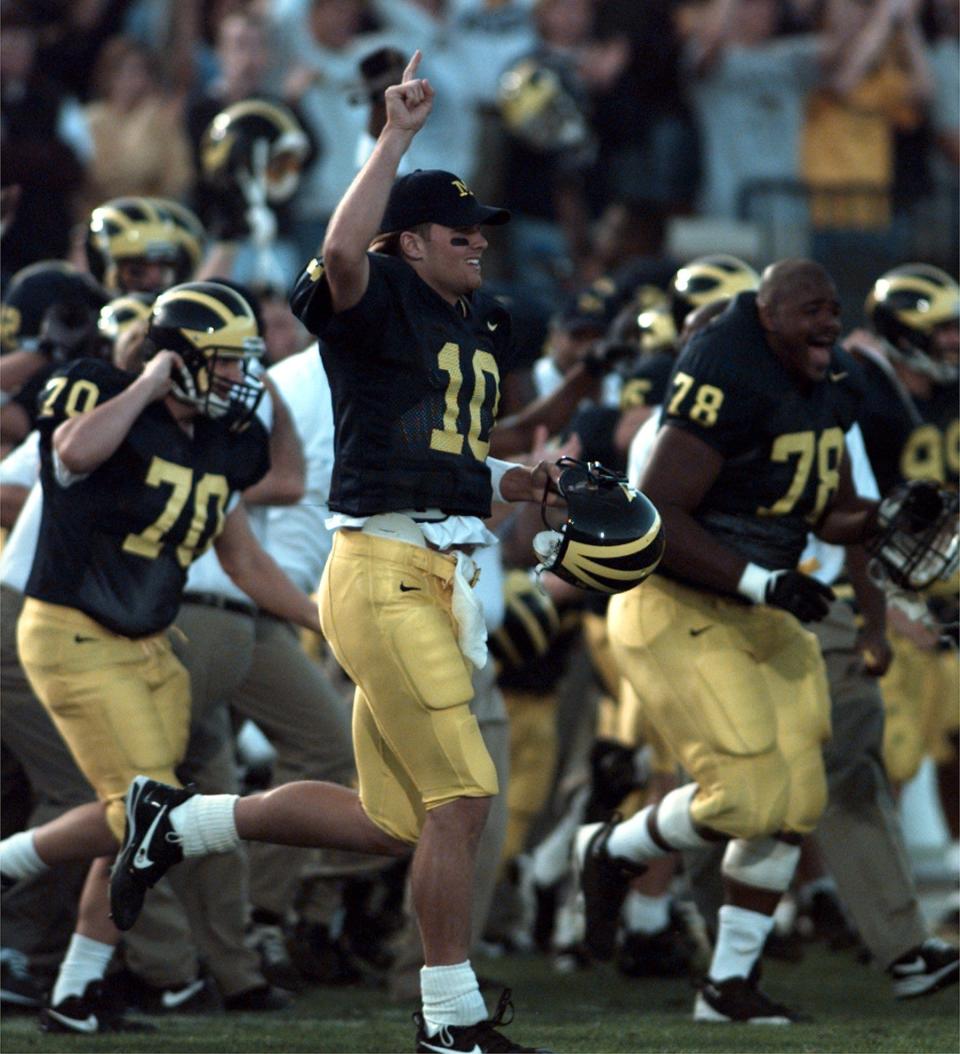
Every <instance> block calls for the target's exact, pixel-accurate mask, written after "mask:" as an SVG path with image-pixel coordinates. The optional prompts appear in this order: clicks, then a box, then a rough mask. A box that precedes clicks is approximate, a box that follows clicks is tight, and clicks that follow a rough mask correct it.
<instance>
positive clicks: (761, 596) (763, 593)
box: [737, 564, 779, 604]
mask: <svg viewBox="0 0 960 1054" xmlns="http://www.w3.org/2000/svg"><path fill="white" fill-rule="evenodd" d="M778 573H779V572H777V571H768V570H767V569H766V568H765V567H761V566H760V565H759V564H747V566H746V567H745V568H744V569H743V574H742V575H741V576H740V581H739V582H738V583H737V592H738V593H739V594H740V595H741V596H743V597H746V598H747V600H752V601H753V602H754V604H765V603H766V602H767V586H768V585H769V584H770V582H771V581H773V579H774V578H776V577H777V574H778Z"/></svg>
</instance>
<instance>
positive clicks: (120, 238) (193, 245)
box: [85, 197, 206, 293]
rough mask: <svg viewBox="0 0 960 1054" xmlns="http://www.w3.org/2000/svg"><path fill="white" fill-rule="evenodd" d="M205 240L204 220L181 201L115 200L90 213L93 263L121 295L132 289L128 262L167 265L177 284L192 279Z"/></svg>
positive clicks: (97, 274)
mask: <svg viewBox="0 0 960 1054" xmlns="http://www.w3.org/2000/svg"><path fill="white" fill-rule="evenodd" d="M205 240H206V234H205V232H204V229H203V224H202V223H201V222H200V221H199V220H198V219H197V217H196V216H195V215H194V214H193V213H192V212H191V211H190V210H189V209H188V208H186V207H185V206H183V205H181V204H180V203H179V202H176V201H169V200H167V199H166V198H148V197H125V198H113V199H111V200H110V201H107V202H105V203H104V204H103V205H98V206H97V207H96V208H95V209H94V210H93V212H92V213H91V214H90V222H89V224H88V227H87V238H86V245H85V248H86V253H87V264H88V266H89V267H90V270H91V272H92V273H93V275H94V276H95V277H96V278H97V280H98V281H100V282H102V283H103V284H104V285H105V286H106V287H107V289H109V290H111V291H112V292H117V293H125V292H128V290H127V289H125V288H124V287H123V285H122V282H121V277H120V275H119V273H118V265H119V264H121V263H122V262H123V261H125V260H149V261H151V262H154V263H163V264H167V265H168V266H169V267H170V277H171V282H186V281H188V280H189V279H190V278H191V277H192V276H193V273H194V271H196V269H197V267H198V266H199V265H200V260H201V258H202V257H203V250H204V244H205ZM168 284H169V283H168ZM152 291H153V292H157V291H158V290H152Z"/></svg>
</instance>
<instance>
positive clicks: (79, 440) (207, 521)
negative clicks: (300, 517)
mask: <svg viewBox="0 0 960 1054" xmlns="http://www.w3.org/2000/svg"><path fill="white" fill-rule="evenodd" d="M146 347H147V349H148V350H147V352H146V358H147V359H148V361H147V364H146V367H145V368H144V370H143V372H142V373H141V374H140V375H139V376H138V377H134V376H132V375H131V374H129V373H126V372H124V371H122V370H119V369H117V368H116V367H114V366H112V365H111V364H109V363H107V362H105V361H102V360H98V359H79V360H77V361H75V362H72V363H70V364H68V365H66V366H64V367H63V368H62V369H60V370H58V371H56V372H55V373H54V374H53V375H52V376H51V378H50V379H49V381H48V382H47V385H46V387H45V388H44V390H43V391H42V392H41V394H40V413H39V420H38V429H39V431H40V436H41V439H40V443H41V448H40V449H41V482H42V486H43V499H44V500H43V514H42V520H41V525H40V535H39V539H38V542H37V552H36V556H35V559H34V562H33V567H32V570H31V573H30V577H29V579H28V581H27V584H26V589H25V594H26V600H25V602H24V605H23V612H22V614H21V616H20V619H19V622H18V625H17V644H18V649H19V654H20V658H21V661H22V664H23V667H24V670H25V671H26V674H27V676H28V678H29V681H30V684H31V686H32V688H33V690H34V692H35V694H36V696H37V697H38V698H39V699H40V700H41V702H42V703H43V705H44V706H45V708H46V709H47V710H48V711H49V713H50V716H51V718H52V720H53V722H54V724H55V725H56V727H57V729H58V730H59V732H60V734H61V735H62V737H63V739H64V740H65V741H66V743H67V744H68V745H69V747H70V749H71V752H72V753H73V755H74V757H75V759H76V761H77V764H78V765H79V767H80V769H81V770H82V771H83V773H84V775H85V776H86V778H87V780H88V781H89V783H90V785H91V786H92V787H93V788H94V790H95V791H96V794H97V798H98V800H97V801H95V802H90V803H88V804H86V805H81V806H79V807H77V808H75V809H73V810H71V811H69V812H67V813H65V814H63V815H62V816H60V817H58V818H56V819H55V820H53V821H51V822H50V823H47V824H44V825H42V826H40V827H37V828H34V829H31V830H27V831H21V832H18V833H16V834H14V835H12V836H10V837H9V838H6V839H4V841H3V842H2V843H0V873H2V875H3V879H4V882H5V883H7V882H9V881H16V880H18V879H21V878H26V877H29V876H30V875H33V874H37V873H39V872H41V871H43V870H45V869H46V868H48V867H52V866H55V865H57V864H61V863H66V862H69V861H75V860H90V861H92V863H91V868H90V872H89V875H88V878H87V882H86V885H85V887H84V891H83V894H82V897H81V902H80V906H79V913H78V921H77V928H76V931H75V933H74V936H73V939H72V941H71V944H70V947H69V949H68V951H67V956H66V958H65V960H64V962H63V963H62V965H61V968H60V972H59V975H58V978H57V981H56V984H55V986H54V989H53V992H52V995H51V1000H50V1006H49V1007H47V1008H46V1009H45V1010H43V1011H42V1013H41V1027H42V1028H44V1029H45V1030H48V1031H58V1032H85V1033H93V1032H98V1031H112V1030H117V1029H121V1028H124V1027H125V1023H124V1022H123V1021H122V1019H121V1018H119V1017H117V1016H116V1012H115V1011H114V1010H113V1009H112V1008H111V1007H110V1006H109V1005H108V1003H107V1002H106V1001H105V1000H104V998H103V995H102V990H101V987H100V981H101V979H102V978H103V976H104V974H105V972H106V969H107V966H108V964H109V962H110V959H111V957H112V954H113V949H114V946H115V944H116V943H117V940H118V938H119V933H118V931H117V929H116V928H115V927H114V925H113V923H112V922H111V921H110V918H109V914H108V901H107V891H108V885H107V877H108V867H109V863H110V859H111V858H112V857H113V855H114V854H115V853H116V850H117V847H118V845H119V844H120V841H121V838H122V835H123V825H124V811H123V795H124V792H125V791H126V788H127V785H128V784H129V782H130V780H131V779H132V778H133V776H134V775H135V774H136V773H138V772H141V771H147V772H149V773H151V774H152V775H154V776H156V777H157V778H159V779H164V780H166V781H168V782H171V783H176V777H175V775H174V769H175V766H176V765H177V764H179V762H180V761H182V759H183V755H184V751H185V749H186V745H187V735H188V731H189V722H190V692H189V681H188V675H187V672H186V670H185V668H184V667H183V666H182V665H181V663H180V662H179V661H178V660H177V659H176V658H175V656H174V654H173V651H172V648H171V644H170V640H169V638H168V635H167V629H168V627H169V626H170V624H171V623H172V622H173V619H174V617H175V616H176V614H177V609H178V607H179V604H180V597H181V592H182V590H183V585H184V581H185V577H186V568H187V567H188V566H189V564H190V562H191V561H192V560H193V559H194V558H195V557H196V556H197V555H199V553H201V552H203V551H204V550H205V549H206V548H207V547H208V546H209V545H210V544H214V545H215V546H216V549H217V554H218V556H219V557H220V559H221V561H222V562H223V565H224V567H225V568H226V569H227V570H228V572H229V573H230V575H231V577H232V578H233V579H234V581H235V582H236V583H237V585H238V586H239V587H240V588H241V589H243V590H244V592H246V593H247V594H248V595H250V596H251V597H252V598H254V599H255V600H256V602H257V603H258V604H261V605H262V606H263V607H264V608H266V609H268V610H271V611H273V612H274V613H276V614H277V615H279V616H280V617H283V618H288V619H290V620H291V621H295V622H297V623H298V624H300V625H303V626H305V627H308V628H310V629H313V630H315V631H319V620H318V618H317V615H316V610H315V607H314V605H313V603H312V602H311V600H310V598H309V597H308V596H307V595H306V594H304V593H301V592H300V591H299V590H298V589H297V588H296V587H295V586H294V585H293V583H291V582H290V581H289V579H288V578H287V577H286V576H285V575H284V574H283V573H282V572H281V571H280V569H279V568H278V567H277V566H276V564H275V563H274V562H273V561H272V560H271V559H270V558H269V557H268V556H267V555H266V554H265V553H264V552H263V551H262V549H260V547H259V545H258V544H257V543H256V541H255V540H254V538H253V535H252V534H251V532H250V529H249V526H248V524H247V521H246V513H245V511H244V509H243V507H242V506H241V505H239V504H237V499H236V497H235V495H236V492H238V491H240V490H243V489H245V488H246V487H248V486H250V485H252V484H253V483H255V482H256V481H257V480H258V479H259V478H260V477H261V476H263V474H264V473H265V472H266V470H267V468H268V454H267V437H266V435H265V433H264V431H263V429H262V427H261V426H260V425H259V423H258V422H256V421H254V420H253V414H254V411H255V409H256V406H257V403H258V401H259V398H260V397H261V395H262V392H263V388H262V385H261V384H260V383H259V381H257V380H256V379H255V378H254V377H252V376H250V375H249V374H248V372H247V370H248V367H249V365H250V360H251V359H252V358H253V357H254V356H256V355H257V354H259V353H260V352H261V351H262V342H261V340H260V338H259V335H258V332H257V325H256V321H255V318H254V315H253V312H252V310H251V308H250V306H249V304H248V303H247V301H246V300H244V299H243V297H241V296H240V295H239V294H238V293H237V292H236V291H235V290H233V289H231V288H229V287H226V286H223V285H220V284H218V283H213V282H197V283H187V284H184V285H180V286H175V287H174V288H173V289H171V290H168V291H167V292H166V293H165V294H163V295H162V296H161V297H160V298H159V299H158V300H157V302H156V304H155V306H154V308H153V311H152V315H151V323H150V326H149V329H148V331H147V338H146ZM180 793H183V792H180Z"/></svg>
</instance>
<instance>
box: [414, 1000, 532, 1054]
mask: <svg viewBox="0 0 960 1054" xmlns="http://www.w3.org/2000/svg"><path fill="white" fill-rule="evenodd" d="M510 995H511V993H510V989H509V988H505V989H504V990H503V992H502V993H501V995H500V1002H499V1003H497V1009H496V1011H495V1012H494V1015H493V1017H491V1018H487V1019H485V1020H483V1021H478V1022H477V1023H476V1024H475V1025H443V1026H441V1028H440V1030H439V1031H438V1032H436V1033H434V1035H432V1036H428V1035H427V1029H426V1026H425V1024H424V1020H423V1014H421V1013H419V1012H418V1013H416V1014H414V1015H413V1020H414V1022H415V1023H416V1025H417V1046H416V1050H417V1052H418V1054H443V1052H444V1051H448V1050H460V1051H467V1052H469V1054H486V1052H488V1051H490V1052H492V1054H493V1052H495V1054H511V1052H514V1051H516V1052H521V1054H522V1052H526V1054H549V1051H547V1050H545V1049H544V1048H543V1047H523V1046H521V1045H520V1044H519V1043H514V1042H513V1040H511V1039H509V1038H508V1037H507V1036H505V1035H504V1034H503V1033H502V1032H498V1031H497V1028H498V1027H499V1026H500V1025H509V1024H510V1022H511V1021H512V1020H513V1003H512V1002H511V1001H510ZM508 1012H509V1015H510V1016H509V1017H508V1016H507V1014H508Z"/></svg>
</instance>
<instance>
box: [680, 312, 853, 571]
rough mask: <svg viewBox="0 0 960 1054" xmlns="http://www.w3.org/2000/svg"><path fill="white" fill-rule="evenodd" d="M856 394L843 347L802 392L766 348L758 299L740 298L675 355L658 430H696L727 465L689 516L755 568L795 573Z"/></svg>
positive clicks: (833, 484) (827, 491) (829, 487)
mask: <svg viewBox="0 0 960 1054" xmlns="http://www.w3.org/2000/svg"><path fill="white" fill-rule="evenodd" d="M861 397H862V379H861V377H860V370H859V367H858V365H857V363H856V362H855V361H854V359H853V357H852V356H850V355H848V354H847V353H846V352H844V351H843V350H842V349H840V348H834V349H833V352H832V354H831V363H830V369H829V371H828V373H827V376H826V378H825V379H824V380H822V381H820V382H819V383H817V384H814V385H812V387H811V388H810V389H809V391H802V390H801V389H800V387H798V385H797V384H796V383H795V382H794V381H793V379H792V378H791V375H790V374H789V373H788V372H787V370H786V369H785V368H784V366H783V365H782V364H781V363H780V362H779V360H778V359H777V358H776V356H775V355H774V353H773V351H772V350H771V349H770V347H769V345H768V344H767V342H766V339H765V337H764V334H763V331H762V329H761V327H760V323H759V319H758V317H757V310H756V297H755V295H754V294H753V293H741V294H740V295H739V296H738V297H737V299H736V301H735V303H734V304H733V305H732V306H731V308H729V309H728V310H727V311H726V312H725V313H724V314H723V315H722V316H721V317H720V318H718V319H716V320H715V321H714V322H713V324H712V325H710V326H709V327H707V328H706V329H704V330H702V331H701V332H700V333H698V334H697V335H696V336H695V337H693V339H692V340H691V341H690V342H689V343H688V344H687V346H686V347H685V348H684V350H683V351H682V352H681V354H680V357H679V358H678V360H677V363H676V366H675V368H674V371H673V374H672V375H671V378H670V384H669V389H668V391H667V395H666V401H665V404H664V414H663V417H662V419H661V427H663V425H664V424H670V425H672V426H673V427H675V428H681V429H683V430H685V431H688V432H692V433H693V434H694V435H696V436H697V437H698V438H699V439H701V440H702V441H703V442H705V443H707V444H709V445H710V446H711V447H713V448H714V449H715V450H717V451H718V452H719V453H721V454H722V455H723V457H724V459H725V460H724V463H723V467H722V468H721V470H720V475H719V477H718V478H717V480H716V482H715V483H714V485H713V486H712V487H711V489H710V491H709V492H708V493H707V495H706V496H705V498H704V500H703V502H702V503H701V505H700V507H699V508H697V509H696V510H695V511H694V514H693V515H694V517H695V519H697V520H698V521H699V522H700V523H701V524H702V525H703V526H704V527H705V528H706V529H707V530H709V531H710V533H711V534H712V535H714V536H715V537H717V538H718V539H719V540H720V541H722V542H723V543H724V544H725V545H727V546H729V548H731V549H734V550H736V551H737V552H738V553H740V554H742V555H743V556H745V557H746V558H747V559H748V560H750V561H752V562H754V563H757V564H760V565H761V566H763V567H767V568H771V569H777V568H787V567H795V566H796V564H797V561H798V559H799V557H800V554H801V552H802V550H803V548H804V545H805V543H806V538H807V534H808V532H809V531H810V530H811V529H813V528H814V527H815V526H816V524H817V523H818V521H819V520H820V518H821V517H822V515H823V513H824V511H825V510H826V508H827V506H828V505H829V503H830V501H831V499H832V497H833V495H834V493H835V492H836V489H837V487H838V484H839V467H840V462H841V459H842V457H843V453H844V433H845V432H846V431H847V430H848V429H849V428H850V426H851V425H852V424H853V422H854V420H855V419H856V416H857V412H858V407H859V404H860V400H861ZM668 544H669V543H668Z"/></svg>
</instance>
